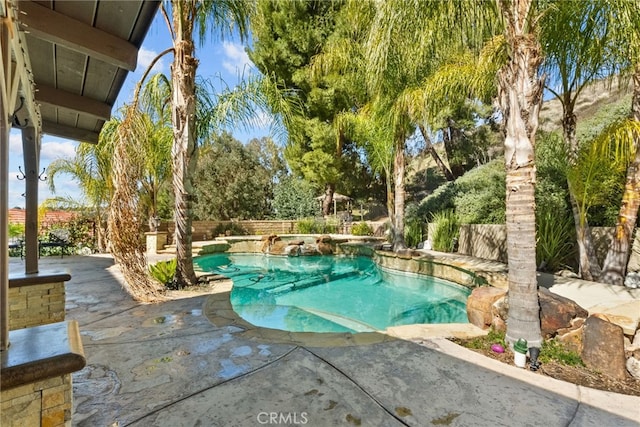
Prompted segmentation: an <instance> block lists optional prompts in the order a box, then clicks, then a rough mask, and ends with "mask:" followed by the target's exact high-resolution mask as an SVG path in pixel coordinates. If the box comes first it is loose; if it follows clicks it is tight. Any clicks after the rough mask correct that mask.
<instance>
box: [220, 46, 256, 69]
mask: <svg viewBox="0 0 640 427" xmlns="http://www.w3.org/2000/svg"><path fill="white" fill-rule="evenodd" d="M222 52H223V54H224V56H225V59H223V60H222V67H223V68H224V69H225V70H227V71H228V72H230V73H249V72H251V69H252V68H253V62H251V60H250V59H249V55H247V52H245V50H244V46H242V45H241V44H239V43H230V42H223V43H222Z"/></svg>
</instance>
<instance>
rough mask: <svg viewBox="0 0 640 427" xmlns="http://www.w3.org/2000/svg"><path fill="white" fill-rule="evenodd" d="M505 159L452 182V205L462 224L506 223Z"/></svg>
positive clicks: (483, 166)
mask: <svg viewBox="0 0 640 427" xmlns="http://www.w3.org/2000/svg"><path fill="white" fill-rule="evenodd" d="M505 179H506V172H505V168H504V159H502V158H500V159H496V160H493V161H491V162H489V163H487V164H484V165H482V166H480V167H477V168H475V169H472V170H470V171H469V172H467V173H465V174H464V175H462V176H461V177H460V178H458V179H457V180H456V181H455V185H456V192H455V195H454V196H453V204H454V206H455V212H456V215H457V217H458V221H459V222H460V223H461V224H504V223H505V220H506V215H505V212H506V196H505V194H506V190H505V188H506V183H505Z"/></svg>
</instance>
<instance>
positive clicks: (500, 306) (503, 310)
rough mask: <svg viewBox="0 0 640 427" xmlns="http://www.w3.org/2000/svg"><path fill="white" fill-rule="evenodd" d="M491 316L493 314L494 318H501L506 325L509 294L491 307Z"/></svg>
mask: <svg viewBox="0 0 640 427" xmlns="http://www.w3.org/2000/svg"><path fill="white" fill-rule="evenodd" d="M491 314H493V317H499V318H500V319H501V320H502V321H503V322H505V323H506V320H507V315H508V314H509V295H508V294H507V295H505V296H504V297H502V298H500V299H498V300H496V302H494V303H493V306H492V307H491Z"/></svg>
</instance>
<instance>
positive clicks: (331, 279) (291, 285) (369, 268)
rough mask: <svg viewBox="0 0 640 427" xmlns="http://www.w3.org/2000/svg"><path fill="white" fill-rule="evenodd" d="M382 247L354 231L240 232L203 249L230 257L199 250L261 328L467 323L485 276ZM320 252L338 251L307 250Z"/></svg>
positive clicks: (238, 308)
mask: <svg viewBox="0 0 640 427" xmlns="http://www.w3.org/2000/svg"><path fill="white" fill-rule="evenodd" d="M318 246H322V247H321V248H318ZM380 247H381V242H380V241H379V240H377V241H376V240H373V241H372V240H368V241H367V239H366V238H365V239H363V238H356V239H354V238H353V237H352V236H321V237H317V236H310V235H303V236H286V237H284V236H283V238H279V237H277V236H268V237H267V236H265V237H263V238H259V237H232V238H226V239H224V240H222V239H219V240H217V241H216V242H214V243H212V244H209V245H205V246H204V247H203V248H202V251H201V254H207V253H221V254H225V255H224V256H218V257H217V258H216V257H213V258H212V257H206V256H204V257H198V258H196V263H197V264H199V263H203V264H207V263H209V265H203V266H204V268H203V270H206V271H213V270H212V269H211V267H212V265H211V263H214V264H215V263H218V264H225V265H224V266H222V268H223V269H222V270H215V272H216V273H219V274H221V275H223V276H226V277H229V278H231V279H232V281H233V289H232V290H231V292H230V293H229V295H228V298H229V299H230V301H231V305H232V306H233V309H234V311H235V312H236V313H237V314H238V315H240V316H241V317H242V318H243V319H244V320H245V321H247V322H249V323H250V324H252V325H255V326H258V327H263V328H265V327H266V328H274V329H281V330H286V331H291V332H349V333H355V332H374V331H377V332H379V331H383V330H385V329H386V327H387V326H396V325H406V324H416V323H417V324H426V323H428V324H434V323H440V324H442V323H444V324H460V325H462V324H466V322H467V318H466V309H465V307H466V297H467V296H468V294H469V293H470V290H471V289H470V288H473V287H475V286H477V285H481V284H486V283H487V278H486V277H485V275H483V274H478V273H477V272H472V271H469V270H467V269H465V268H462V267H460V266H456V265H453V263H452V262H451V261H450V260H444V262H441V260H440V259H436V258H435V257H434V256H433V255H432V254H426V253H424V252H417V251H404V252H402V253H393V252H389V251H382V250H379V249H380ZM320 253H333V254H334V255H338V256H337V257H324V256H317V257H316V256H305V255H311V254H318V255H319V254H320ZM249 254H254V255H249ZM255 254H261V255H260V256H258V257H256V255H255ZM262 254H268V255H267V256H263V255H262ZM274 255H275V256H274ZM297 255H300V256H299V257H298V256H297ZM436 255H437V254H436ZM443 255H444V254H443ZM230 258H233V259H230ZM214 259H217V261H214ZM207 260H208V261H207ZM372 261H373V262H372ZM301 262H302V263H303V264H301ZM350 264H355V267H354V266H350ZM214 267H215V266H214ZM196 268H198V267H197V266H196ZM232 270H233V271H232ZM239 270H242V271H239ZM407 273H408V274H407ZM410 276H414V277H413V278H411V277H410ZM429 276H432V277H433V278H440V279H444V280H448V281H452V282H455V284H452V283H445V282H442V281H439V280H437V279H433V278H432V277H429ZM387 279H388V280H387ZM371 282H373V286H371ZM365 285H366V286H369V287H365ZM460 285H463V286H460ZM465 287H466V288H465ZM467 288H468V289H467ZM436 290H438V292H441V294H436V293H435V292H436ZM389 291H391V292H390V293H388V292H389ZM309 301H311V303H310V302H309ZM346 301H348V302H349V303H351V304H355V306H354V307H351V308H349V303H345V304H343V302H346ZM382 302H384V303H386V304H387V305H384V304H382ZM430 304H432V305H430ZM368 305H371V307H368ZM264 319H267V320H264ZM265 322H266V323H265Z"/></svg>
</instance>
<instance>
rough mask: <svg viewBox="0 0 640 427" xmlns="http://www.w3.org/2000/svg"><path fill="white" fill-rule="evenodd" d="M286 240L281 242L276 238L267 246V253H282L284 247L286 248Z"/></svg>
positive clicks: (283, 252)
mask: <svg viewBox="0 0 640 427" xmlns="http://www.w3.org/2000/svg"><path fill="white" fill-rule="evenodd" d="M287 246H288V245H287V242H283V241H282V240H276V241H275V242H273V243H272V244H271V246H270V247H269V253H270V254H272V255H284V254H285V249H286V248H287Z"/></svg>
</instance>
